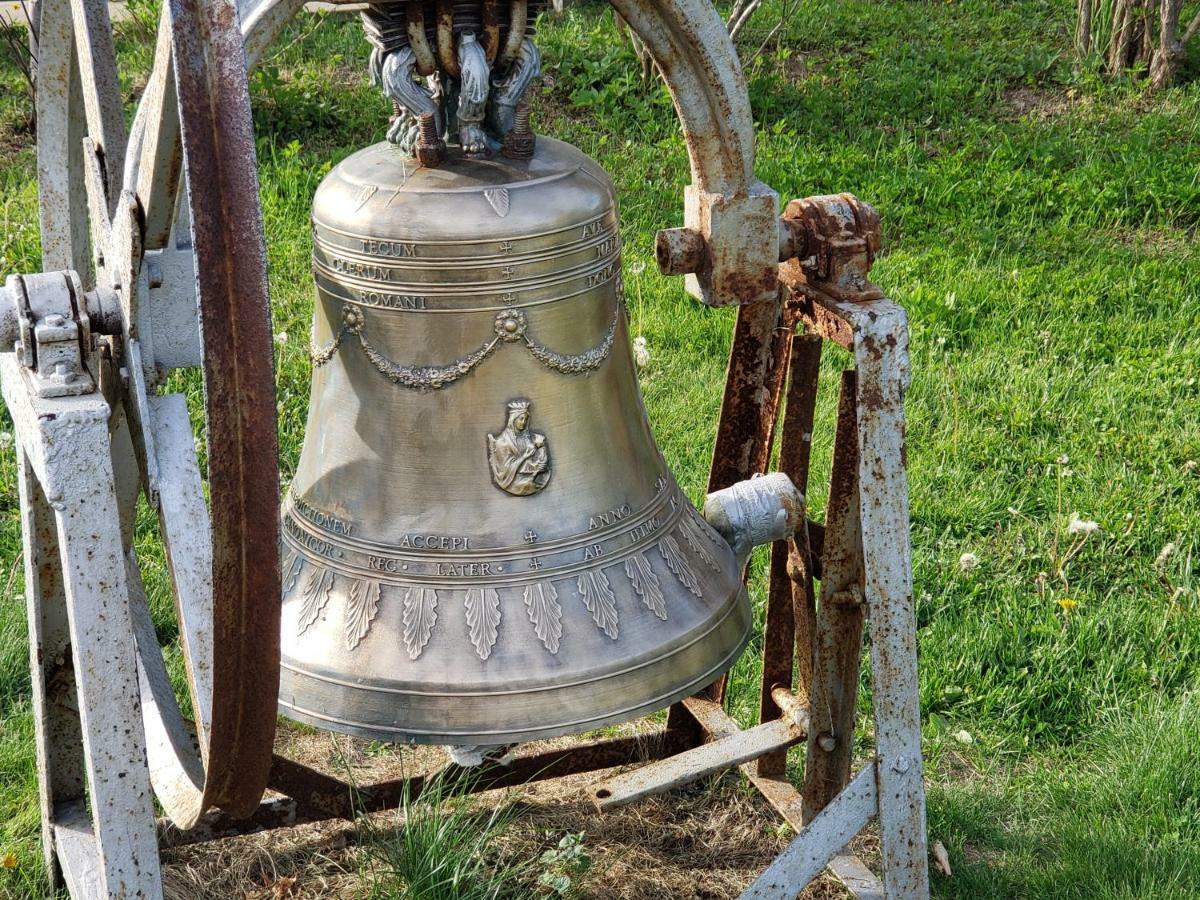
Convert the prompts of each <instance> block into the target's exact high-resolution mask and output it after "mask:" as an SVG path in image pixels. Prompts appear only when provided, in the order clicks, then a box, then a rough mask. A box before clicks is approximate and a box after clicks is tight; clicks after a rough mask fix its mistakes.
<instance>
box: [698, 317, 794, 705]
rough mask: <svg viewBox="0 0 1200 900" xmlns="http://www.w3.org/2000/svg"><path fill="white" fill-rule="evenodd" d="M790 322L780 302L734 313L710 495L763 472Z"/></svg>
mask: <svg viewBox="0 0 1200 900" xmlns="http://www.w3.org/2000/svg"><path fill="white" fill-rule="evenodd" d="M792 321H793V320H792V318H791V313H790V312H788V311H786V310H785V309H784V306H783V304H782V302H781V301H780V299H779V298H776V299H775V300H767V301H762V302H760V303H752V304H749V305H747V306H742V307H740V308H739V309H738V316H737V324H736V325H735V326H734V332H733V345H732V346H731V347H730V350H729V368H728V372H727V373H726V376H725V395H724V399H723V400H722V403H721V418H720V421H719V422H718V423H717V438H716V442H715V444H714V447H713V458H712V467H711V468H710V470H709V476H708V492H709V493H713V492H714V491H719V490H721V489H723V488H727V487H729V486H730V485H731V484H734V483H736V482H738V481H742V480H744V479H746V478H749V477H750V476H751V475H754V474H755V473H761V472H765V471H766V468H767V463H768V461H769V460H770V456H771V438H772V436H773V434H774V429H775V417H776V414H777V412H778V410H779V395H780V393H781V392H782V388H783V380H784V376H785V375H786V372H787V350H788V347H789V345H790V343H791V338H792V324H791V323H792ZM725 683H726V678H725V677H724V676H722V677H721V678H720V679H718V680H717V681H716V682H714V683H713V684H712V685H710V686H709V687H708V688H707V689H706V690H705V691H704V692H703V695H704V696H706V697H708V698H709V699H711V700H717V701H720V700H722V699H724V696H725Z"/></svg>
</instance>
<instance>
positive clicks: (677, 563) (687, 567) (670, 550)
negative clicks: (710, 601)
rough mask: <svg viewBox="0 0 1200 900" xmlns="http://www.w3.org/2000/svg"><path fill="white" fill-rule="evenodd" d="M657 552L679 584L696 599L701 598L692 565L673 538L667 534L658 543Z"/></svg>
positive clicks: (698, 582)
mask: <svg viewBox="0 0 1200 900" xmlns="http://www.w3.org/2000/svg"><path fill="white" fill-rule="evenodd" d="M658 552H659V553H661V554H662V558H663V559H664V560H666V563H667V568H668V569H670V570H671V571H672V572H673V573H674V574H675V577H676V578H678V579H679V582H680V584H682V585H683V586H684V587H685V588H687V589H688V590H689V591H691V592H692V593H693V594H695V595H696V596H697V597H700V596H702V594H701V593H700V581H699V579H697V578H696V573H695V572H694V571H693V570H692V564H691V563H690V562H688V558H687V557H686V556H684V555H683V551H682V550H680V549H679V544H678V543H677V542H676V540H675V538H673V537H671V535H669V534H668V535H666V536H665V537H664V538H663V539H662V540H660V541H659V542H658Z"/></svg>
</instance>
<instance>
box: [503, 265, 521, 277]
mask: <svg viewBox="0 0 1200 900" xmlns="http://www.w3.org/2000/svg"><path fill="white" fill-rule="evenodd" d="M500 274H501V275H503V276H504V277H505V278H512V277H513V276H514V275H516V274H517V270H516V269H514V268H513V267H512V266H505V267H504V268H503V269H501V270H500Z"/></svg>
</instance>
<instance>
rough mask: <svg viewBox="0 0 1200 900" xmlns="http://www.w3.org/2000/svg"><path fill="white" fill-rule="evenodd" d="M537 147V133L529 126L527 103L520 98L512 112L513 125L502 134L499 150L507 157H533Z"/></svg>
mask: <svg viewBox="0 0 1200 900" xmlns="http://www.w3.org/2000/svg"><path fill="white" fill-rule="evenodd" d="M536 149H537V135H535V134H534V133H533V129H532V128H531V127H530V126H529V104H528V103H527V102H526V101H524V100H522V101H521V102H520V103H518V104H517V110H516V112H515V113H514V114H513V126H512V128H510V129H509V130H508V134H506V135H505V136H504V147H503V148H501V150H500V152H501V153H503V154H504V155H505V156H507V157H508V158H509V159H533V154H534V151H535V150H536Z"/></svg>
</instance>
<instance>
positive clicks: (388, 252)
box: [362, 238, 417, 258]
mask: <svg viewBox="0 0 1200 900" xmlns="http://www.w3.org/2000/svg"><path fill="white" fill-rule="evenodd" d="M362 248H363V252H364V253H371V254H374V255H375V256H391V257H394V258H400V257H407V256H416V255H417V245H416V244H410V243H405V242H404V241H377V240H373V239H370V238H363V241H362Z"/></svg>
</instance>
